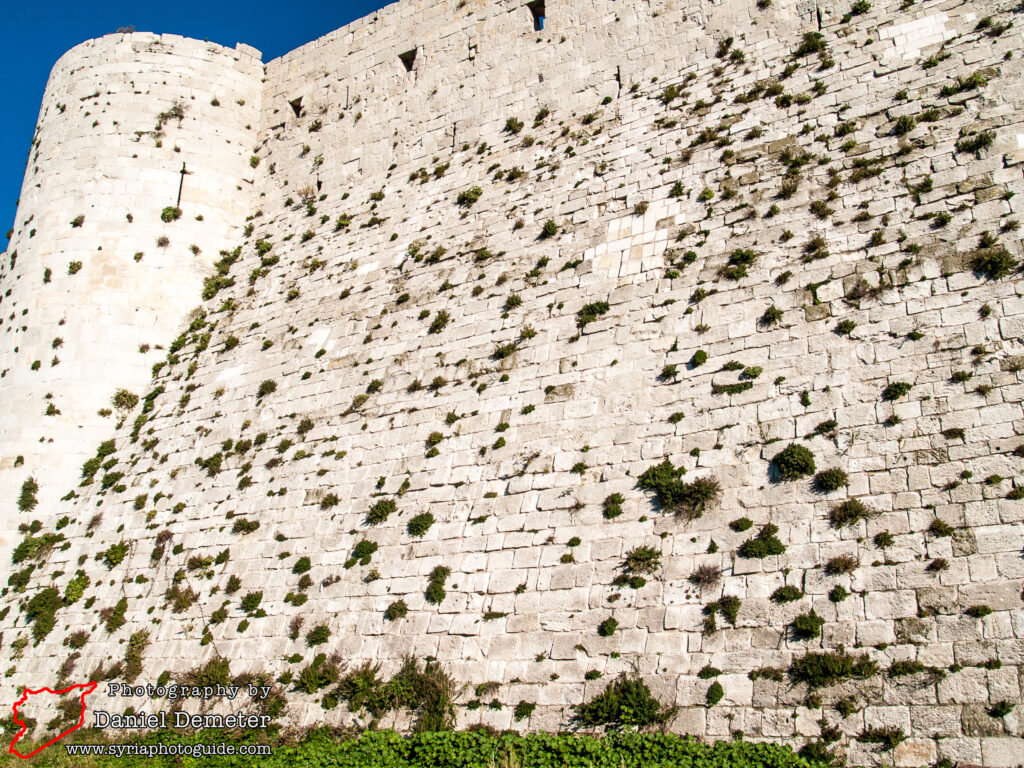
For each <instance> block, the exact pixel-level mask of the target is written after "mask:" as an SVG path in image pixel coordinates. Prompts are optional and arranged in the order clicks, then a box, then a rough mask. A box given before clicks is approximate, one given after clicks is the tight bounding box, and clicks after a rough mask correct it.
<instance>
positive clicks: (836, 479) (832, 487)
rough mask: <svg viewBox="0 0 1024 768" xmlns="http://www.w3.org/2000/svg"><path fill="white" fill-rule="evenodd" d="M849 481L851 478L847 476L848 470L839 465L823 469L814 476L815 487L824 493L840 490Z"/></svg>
mask: <svg viewBox="0 0 1024 768" xmlns="http://www.w3.org/2000/svg"><path fill="white" fill-rule="evenodd" d="M848 483H849V478H848V477H847V475H846V472H844V471H843V470H841V469H839V468H838V467H833V468H832V469H825V470H822V471H821V472H819V473H818V474H816V475H815V476H814V487H815V488H817V489H818V490H819V491H821V492H822V493H832V492H833V491H838V490H839V489H840V488H842V487H844V486H846V485H847V484H848Z"/></svg>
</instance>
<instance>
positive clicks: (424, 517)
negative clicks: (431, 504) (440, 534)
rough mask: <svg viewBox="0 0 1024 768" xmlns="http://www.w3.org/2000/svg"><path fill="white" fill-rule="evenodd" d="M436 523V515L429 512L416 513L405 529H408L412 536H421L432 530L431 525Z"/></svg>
mask: <svg viewBox="0 0 1024 768" xmlns="http://www.w3.org/2000/svg"><path fill="white" fill-rule="evenodd" d="M433 524H434V516H433V515H432V514H430V513H429V512H424V513H422V514H420V515H416V516H415V517H413V518H412V519H411V520H409V523H408V524H407V525H406V527H405V529H406V531H408V533H409V535H410V536H416V537H420V536H423V535H424V534H426V532H427V531H429V530H430V526H432V525H433Z"/></svg>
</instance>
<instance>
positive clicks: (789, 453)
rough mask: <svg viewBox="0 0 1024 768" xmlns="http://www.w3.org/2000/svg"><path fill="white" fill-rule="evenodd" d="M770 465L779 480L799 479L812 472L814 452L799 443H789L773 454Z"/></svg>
mask: <svg viewBox="0 0 1024 768" xmlns="http://www.w3.org/2000/svg"><path fill="white" fill-rule="evenodd" d="M771 466H772V467H773V468H774V469H775V472H776V474H777V475H778V477H779V479H780V480H799V479H800V478H801V477H804V476H805V475H810V474H813V473H814V454H813V453H811V451H810V450H809V449H808V448H806V447H804V446H802V445H800V444H799V443H790V444H789V445H787V446H786V447H785V448H783V449H782V450H781V451H779V452H778V453H777V454H775V457H774V458H773V459H772V461H771Z"/></svg>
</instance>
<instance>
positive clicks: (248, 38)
mask: <svg viewBox="0 0 1024 768" xmlns="http://www.w3.org/2000/svg"><path fill="white" fill-rule="evenodd" d="M387 4H388V3H387V2H384V0H355V1H354V2H338V1H337V0H335V1H333V2H331V1H329V0H311V1H308V2H304V3H300V4H298V5H292V4H291V3H289V2H281V0H276V1H271V0H249V1H248V2H246V3H239V2H237V0H236V1H235V2H224V1H223V0H203V2H199V0H175V2H169V3H168V2H164V3H143V2H138V0H133V2H127V1H126V0H99V1H98V2H93V3H82V2H80V0H76V1H75V2H71V0H47V2H40V3H39V4H38V5H33V4H31V3H6V4H4V12H3V22H4V28H5V29H6V30H7V32H6V34H5V35H4V38H5V40H6V43H5V46H4V55H3V57H0V83H3V85H4V91H5V93H6V101H5V102H4V105H3V106H4V108H3V113H4V120H3V124H2V130H0V236H2V235H3V234H4V233H5V232H7V230H8V229H10V228H11V226H12V224H13V222H14V214H15V211H16V205H17V200H18V195H19V194H21V181H22V177H23V176H24V173H25V158H26V157H28V151H29V143H30V142H31V141H32V131H33V129H34V128H35V124H36V118H37V117H38V116H39V105H40V103H41V102H42V98H43V89H44V88H45V87H46V78H47V77H48V76H49V74H50V68H51V67H52V66H53V64H54V62H56V61H57V59H59V58H60V56H61V54H63V53H64V52H65V51H66V50H68V49H69V48H72V47H73V46H75V45H77V44H78V43H80V42H82V41H84V40H89V39H91V38H94V37H101V36H103V35H106V34H109V33H111V32H114V31H115V30H116V29H117V28H118V27H127V26H132V27H134V28H135V29H137V30H139V31H140V32H161V33H162V32H169V33H173V34H178V35H185V36H187V37H194V38H197V39H199V40H211V41H213V42H215V43H220V44H221V45H226V46H230V47H234V45H235V43H238V42H242V43H248V44H249V45H252V46H254V47H256V48H258V49H259V50H261V51H262V52H263V61H269V60H270V59H273V58H276V57H278V56H280V55H282V54H284V53H286V52H287V51H290V50H291V49H292V48H296V47H298V46H300V45H302V44H303V43H308V42H309V41H310V40H315V39H316V38H318V37H321V36H323V35H326V34H327V33H328V32H330V31H332V30H334V29H337V28H338V27H341V26H344V25H345V24H347V23H348V22H350V21H352V20H354V19H358V18H360V17H361V16H365V15H367V14H369V13H372V12H373V11H374V10H376V9H377V8H382V7H383V6H385V5H387ZM6 245H7V241H6V239H2V240H0V249H2V248H5V247H6Z"/></svg>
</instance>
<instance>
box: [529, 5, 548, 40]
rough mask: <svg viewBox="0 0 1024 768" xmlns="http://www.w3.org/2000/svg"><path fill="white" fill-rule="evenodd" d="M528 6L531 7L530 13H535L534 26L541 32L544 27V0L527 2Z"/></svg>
mask: <svg viewBox="0 0 1024 768" xmlns="http://www.w3.org/2000/svg"><path fill="white" fill-rule="evenodd" d="M526 7H527V8H529V9H530V13H531V14H533V28H534V29H535V30H536V31H537V32H540V31H541V30H542V29H544V16H545V13H544V0H533V2H532V3H527V4H526Z"/></svg>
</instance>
